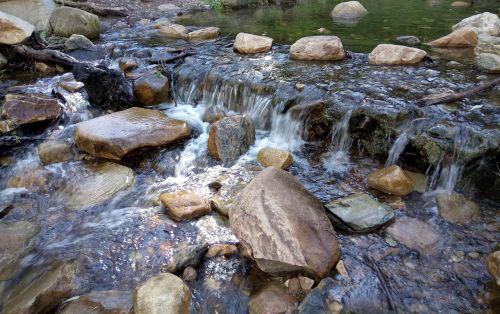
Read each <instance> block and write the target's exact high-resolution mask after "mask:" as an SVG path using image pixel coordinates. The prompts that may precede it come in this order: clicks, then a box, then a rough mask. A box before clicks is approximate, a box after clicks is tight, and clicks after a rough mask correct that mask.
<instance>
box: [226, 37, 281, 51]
mask: <svg viewBox="0 0 500 314" xmlns="http://www.w3.org/2000/svg"><path fill="white" fill-rule="evenodd" d="M272 45H273V39H272V38H269V37H265V36H258V35H253V34H247V33H239V34H238V35H237V36H236V39H235V40H234V50H235V51H237V52H239V53H260V52H267V51H269V50H271V47H272Z"/></svg>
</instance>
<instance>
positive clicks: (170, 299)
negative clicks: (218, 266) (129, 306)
mask: <svg viewBox="0 0 500 314" xmlns="http://www.w3.org/2000/svg"><path fill="white" fill-rule="evenodd" d="M191 298H192V296H191V291H190V290H189V287H188V286H187V285H186V284H185V283H184V282H183V281H182V279H180V278H179V277H177V276H175V275H172V274H169V273H164V274H160V275H158V276H155V277H152V278H149V279H148V280H146V281H144V282H142V283H141V284H139V285H138V286H137V288H136V289H135V293H134V313H135V314H162V313H169V314H189V313H191Z"/></svg>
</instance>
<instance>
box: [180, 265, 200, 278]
mask: <svg viewBox="0 0 500 314" xmlns="http://www.w3.org/2000/svg"><path fill="white" fill-rule="evenodd" d="M196 278H198V273H197V272H196V269H194V268H193V267H191V266H189V267H186V268H185V269H184V271H183V272H182V279H184V281H193V280H196Z"/></svg>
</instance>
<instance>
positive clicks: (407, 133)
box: [385, 118, 427, 167]
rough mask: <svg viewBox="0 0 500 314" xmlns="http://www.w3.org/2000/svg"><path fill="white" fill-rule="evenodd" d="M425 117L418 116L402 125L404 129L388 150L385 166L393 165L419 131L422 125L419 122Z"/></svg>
mask: <svg viewBox="0 0 500 314" xmlns="http://www.w3.org/2000/svg"><path fill="white" fill-rule="evenodd" d="M425 120H427V118H419V119H415V120H412V121H411V122H410V123H409V125H408V126H405V127H404V131H403V132H401V134H400V135H399V136H398V137H397V138H396V140H395V141H394V144H392V147H391V149H390V150H389V156H388V157H387V160H386V161H385V167H389V166H392V165H395V164H396V163H397V162H398V160H399V157H400V156H401V154H402V153H403V152H404V150H405V148H406V146H407V145H408V143H409V142H410V140H411V138H412V137H413V136H415V135H417V134H418V133H419V132H421V129H422V126H421V124H420V123H419V122H421V121H425Z"/></svg>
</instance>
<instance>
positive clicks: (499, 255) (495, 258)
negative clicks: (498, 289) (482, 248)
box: [486, 251, 500, 286]
mask: <svg viewBox="0 0 500 314" xmlns="http://www.w3.org/2000/svg"><path fill="white" fill-rule="evenodd" d="M486 268H487V269H488V272H489V273H490V275H491V277H493V279H494V280H495V282H496V284H497V286H500V251H496V252H493V253H491V254H490V255H489V256H488V258H487V259H486Z"/></svg>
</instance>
